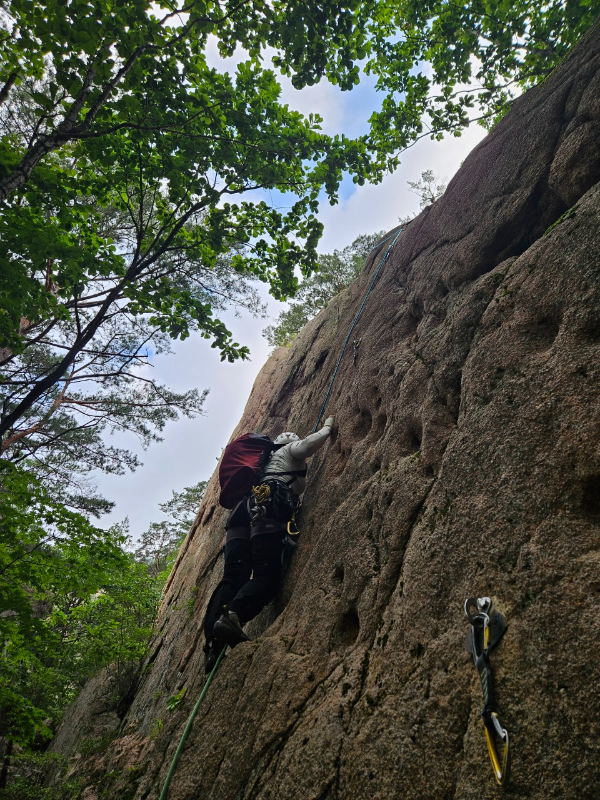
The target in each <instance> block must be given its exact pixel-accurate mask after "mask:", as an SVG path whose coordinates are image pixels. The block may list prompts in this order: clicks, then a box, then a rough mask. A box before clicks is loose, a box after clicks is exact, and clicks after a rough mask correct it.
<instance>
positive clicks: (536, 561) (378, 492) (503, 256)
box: [57, 25, 600, 800]
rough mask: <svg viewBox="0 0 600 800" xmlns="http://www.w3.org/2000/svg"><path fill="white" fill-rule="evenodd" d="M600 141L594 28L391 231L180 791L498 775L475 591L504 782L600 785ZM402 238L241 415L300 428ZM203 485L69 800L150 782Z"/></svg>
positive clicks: (190, 672) (336, 787)
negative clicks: (153, 624) (288, 557)
mask: <svg viewBox="0 0 600 800" xmlns="http://www.w3.org/2000/svg"><path fill="white" fill-rule="evenodd" d="M599 142H600V30H599V27H598V25H596V26H595V27H594V29H593V30H592V31H590V33H589V34H588V35H587V37H585V39H584V40H583V41H582V42H581V43H580V45H579V46H578V47H577V48H576V49H575V50H574V52H573V53H572V55H571V56H570V57H569V58H568V59H567V60H566V61H565V62H563V64H562V65H561V66H560V67H559V68H558V69H557V70H556V71H555V72H554V73H553V74H552V75H551V76H550V77H549V78H548V79H547V80H546V81H545V82H544V83H543V84H542V85H541V86H539V87H537V88H536V89H534V90H532V91H530V92H528V93H527V94H526V95H525V96H524V97H523V98H521V99H520V100H519V101H518V102H517V103H516V104H515V106H514V108H513V109H512V110H511V112H510V113H509V114H508V115H507V116H506V117H505V118H504V119H503V120H502V121H501V122H500V123H499V124H498V125H497V126H496V127H495V128H494V130H493V131H492V132H491V133H490V135H489V136H488V137H487V138H486V139H485V140H484V141H483V142H482V143H481V144H480V145H479V146H478V147H477V148H476V149H475V150H474V151H473V152H472V154H471V155H470V156H469V158H468V159H467V160H466V161H465V163H464V165H463V167H462V168H461V170H460V171H459V173H458V174H457V175H456V177H455V178H454V179H453V180H452V182H451V183H450V185H449V187H448V189H447V191H446V193H445V194H444V196H443V197H442V198H441V199H440V200H438V201H437V202H436V203H435V204H434V205H432V206H430V207H429V208H427V209H426V210H425V211H424V212H423V213H422V214H421V215H420V216H419V217H418V218H417V219H415V220H414V221H413V222H411V223H410V224H409V225H408V226H407V228H406V229H405V230H404V231H403V232H402V233H401V235H400V237H399V238H398V240H397V242H396V244H395V245H394V247H393V249H392V250H391V252H390V253H389V257H388V259H387V262H386V263H385V265H384V267H383V269H382V271H381V274H380V276H379V278H378V280H377V282H376V284H375V286H374V289H373V291H372V294H371V296H370V298H369V301H368V303H367V305H366V307H365V310H364V312H363V314H362V316H361V318H360V321H359V323H358V325H357V327H356V329H355V331H354V333H353V335H352V338H356V339H358V338H360V339H361V340H362V341H361V345H360V348H359V352H358V356H357V359H356V363H353V358H352V352H351V348H349V350H348V351H347V352H346V354H345V356H344V358H343V359H342V362H341V366H340V369H339V373H338V375H337V379H336V382H335V384H334V387H333V390H332V394H331V398H330V400H329V403H328V406H327V413H328V414H329V413H331V414H335V417H336V424H337V430H336V432H335V435H334V436H333V438H332V439H331V440H330V441H329V442H328V443H327V444H326V445H325V447H324V448H323V449H322V450H321V451H319V452H318V453H317V454H316V455H315V456H314V457H313V458H312V460H311V464H310V471H309V485H308V488H307V491H306V493H305V497H304V506H303V512H302V525H301V528H302V533H301V545H300V547H299V549H298V551H297V553H296V555H295V556H294V560H293V563H292V566H291V568H290V570H289V572H288V573H287V575H286V577H285V580H284V583H283V586H282V589H281V591H280V593H279V595H278V597H277V599H276V600H275V601H274V602H273V603H272V604H271V606H269V607H268V608H267V609H265V610H264V611H263V612H262V614H261V615H260V616H259V617H258V618H257V619H256V620H254V621H253V622H252V623H251V625H250V626H248V632H249V633H250V634H251V635H252V637H253V641H252V642H249V643H247V644H242V645H240V646H238V647H237V648H236V649H235V650H234V651H231V652H230V653H229V654H228V656H227V658H226V659H225V661H224V662H223V664H222V666H221V668H220V670H219V672H218V673H217V675H216V677H215V680H214V682H213V685H212V686H211V688H210V691H209V693H208V695H207V697H206V700H205V701H204V703H203V705H202V706H201V708H200V712H199V714H198V716H197V718H196V721H195V723H194V726H193V728H192V731H191V733H190V736H189V739H188V742H187V745H186V747H185V749H184V752H183V754H182V757H181V760H180V762H179V765H178V767H177V770H176V772H175V774H174V777H173V781H172V783H171V789H170V792H169V798H170V800H192V799H193V800H354V799H355V798H356V800H364V799H366V798H370V799H371V800H391V799H394V798H398V800H400V799H402V800H451V799H452V798H453V799H455V800H487V799H488V798H495V797H497V795H498V789H497V787H496V784H495V781H494V777H493V774H492V770H491V766H490V763H489V759H488V755H487V751H486V745H485V739H484V734H483V725H482V721H481V716H480V711H481V706H482V699H481V687H480V685H479V680H478V678H477V673H476V671H475V669H474V667H473V664H472V661H471V659H470V656H469V655H468V653H467V652H466V650H465V647H464V639H465V634H466V632H467V627H468V626H467V623H466V620H465V618H464V615H463V603H464V601H465V599H466V598H467V597H469V596H473V595H474V596H482V595H490V596H492V597H493V598H494V600H495V603H496V606H497V608H499V609H500V610H501V611H503V612H504V613H505V614H506V617H507V619H508V624H509V627H508V630H507V632H506V634H505V636H504V638H503V640H502V641H501V643H500V644H499V645H498V647H497V648H496V649H495V650H494V652H493V655H492V667H493V670H494V676H495V680H496V685H497V693H498V700H499V707H500V712H501V719H502V722H503V724H504V725H505V726H506V728H507V729H508V730H509V733H510V741H511V748H512V777H511V781H510V783H509V786H508V788H507V789H506V792H505V794H504V796H505V797H506V798H514V799H515V800H524V798H528V799H531V800H538V799H539V800H542V799H543V800H549V799H550V798H557V799H558V798H560V800H571V799H572V800H594V799H596V798H598V797H600V730H599V727H600V722H599V720H600V701H599V690H598V686H599V685H600V665H599V660H598V658H597V657H596V649H597V642H598V640H599V634H600V622H599V614H598V602H599V599H600V445H599V442H600V436H599V434H600V414H599V408H600V237H599V235H598V222H599V219H600V183H599V181H600V147H599ZM391 241H392V239H389V240H388V241H387V242H385V243H384V244H383V245H381V246H380V247H379V248H378V250H376V251H375V252H374V254H373V256H372V257H371V258H370V260H369V262H368V263H367V265H366V267H365V270H364V273H363V274H362V275H361V276H359V278H358V279H357V280H356V281H355V283H354V284H353V285H352V286H351V287H349V289H348V290H346V291H345V292H344V293H343V294H341V295H340V296H338V297H337V298H336V299H335V300H333V301H332V303H331V304H330V305H329V307H328V308H327V309H326V310H325V311H324V312H322V313H321V314H320V315H319V316H318V317H317V318H315V319H314V320H313V321H312V322H310V323H309V324H308V325H307V326H306V328H305V329H304V330H303V331H302V333H301V334H300V336H299V337H298V338H297V339H296V340H295V341H294V343H293V344H292V346H291V347H290V348H289V349H287V350H284V349H281V350H279V351H277V352H276V353H275V354H274V355H273V357H272V358H271V359H270V360H269V361H268V363H267V364H266V365H265V367H264V369H263V370H262V372H261V374H260V375H259V377H258V378H257V380H256V383H255V386H254V388H253V391H252V394H251V396H250V399H249V401H248V405H247V407H246V410H245V412H244V415H243V417H242V419H241V421H240V423H239V425H238V426H237V428H236V430H235V431H234V434H233V435H239V434H241V433H244V432H247V431H251V430H253V431H259V432H262V433H266V434H269V435H272V436H274V435H276V434H277V433H279V432H280V431H281V430H294V431H298V432H299V433H300V434H302V435H306V434H307V433H309V432H310V431H311V430H312V429H313V427H314V425H315V421H316V418H317V415H318V413H319V409H320V407H321V404H322V402H323V399H324V397H325V394H326V391H327V386H328V384H329V381H330V379H331V376H332V374H333V370H334V368H335V365H336V362H337V360H338V357H339V355H340V352H341V348H342V345H343V342H344V339H345V337H346V335H347V332H348V330H349V327H350V324H351V322H352V320H353V318H354V315H355V314H356V312H357V310H358V308H359V306H360V304H361V302H362V299H363V297H364V295H365V292H366V290H367V288H368V286H369V284H370V283H371V281H372V279H373V276H374V275H375V271H376V270H377V268H378V266H379V264H380V261H381V259H382V258H383V257H384V255H385V253H386V251H387V248H388V246H389V245H390V243H391ZM217 496H218V482H217V479H216V476H213V478H212V480H211V482H210V484H209V488H208V491H207V493H206V496H205V498H204V500H203V503H202V506H201V508H200V511H199V514H198V517H197V519H196V522H195V524H194V526H193V528H192V530H191V532H190V534H189V536H188V538H187V540H186V542H185V543H184V545H183V547H182V550H181V553H180V555H179V558H178V561H177V564H176V567H175V569H174V571H173V574H172V577H171V579H170V582H169V586H168V588H167V592H166V596H165V599H164V602H163V606H162V611H161V616H160V633H159V635H158V636H157V638H156V640H155V642H154V646H153V651H152V655H151V657H150V659H149V666H148V669H147V674H146V677H145V678H144V680H143V682H142V684H141V686H140V688H139V690H138V692H137V695H136V696H135V698H134V700H133V703H132V705H131V707H130V708H129V710H128V712H127V714H126V715H125V717H124V719H123V720H122V722H121V723H120V726H119V727H118V728H117V727H116V726H115V731H116V739H115V741H114V742H113V744H112V745H110V746H109V747H108V749H107V750H106V753H105V772H104V776H103V777H102V778H98V777H97V772H96V773H95V774H96V777H95V778H93V779H91V778H90V780H89V782H88V784H87V785H86V786H85V791H84V794H83V795H82V796H84V797H85V798H86V800H98V799H99V798H100V797H103V798H105V797H106V798H109V799H111V798H115V799H116V798H132V799H135V800H142V798H153V799H154V798H157V797H158V795H159V794H160V788H161V786H162V782H163V781H164V779H165V776H166V773H167V770H168V767H169V764H170V762H171V759H172V757H173V754H174V752H175V749H176V746H177V744H178V741H179V738H180V736H181V733H182V731H183V728H184V725H185V722H186V719H187V717H188V715H189V713H190V711H191V709H192V707H193V705H194V703H195V700H196V698H197V697H198V695H199V693H200V691H201V688H202V685H203V681H204V675H203V655H202V636H201V622H202V616H203V612H204V609H205V606H206V603H207V600H208V598H209V596H210V594H211V592H212V590H213V588H214V587H215V585H216V583H217V582H218V580H219V579H220V575H221V572H222V559H221V558H220V555H219V553H220V549H221V547H222V544H223V526H224V521H225V515H226V512H224V511H223V510H222V509H220V508H219V507H218V505H217ZM183 688H186V689H187V692H186V694H185V698H184V701H183V702H182V704H181V705H180V706H179V707H178V708H177V709H176V710H174V711H171V712H169V711H168V710H167V707H166V703H167V699H168V698H169V697H171V696H173V695H175V694H176V693H178V692H180V691H181V690H182V689H183ZM85 713H86V712H85V708H84V706H83V705H82V704H80V706H79V707H77V706H76V707H75V708H74V709H73V711H72V713H71V714H70V715H69V717H68V718H67V722H66V724H67V725H69V724H71V725H74V724H77V723H76V722H74V720H78V719H81V717H82V716H85ZM69 719H70V720H71V722H69ZM72 738H73V737H71V739H69V737H66V736H63V740H64V741H67V740H69V741H70V742H71V744H70V745H69V748H67V747H66V746H65V747H63V748H62V752H64V753H67V754H69V753H71V754H72V753H73V752H75V751H76V748H75V749H73V747H72ZM57 749H59V750H60V749H61V748H60V747H57ZM78 763H79V764H81V761H79V762H78Z"/></svg>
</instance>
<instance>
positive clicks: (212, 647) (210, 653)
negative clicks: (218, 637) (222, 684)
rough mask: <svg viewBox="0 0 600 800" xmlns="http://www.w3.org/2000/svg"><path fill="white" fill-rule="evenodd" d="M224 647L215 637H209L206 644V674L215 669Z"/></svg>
mask: <svg viewBox="0 0 600 800" xmlns="http://www.w3.org/2000/svg"><path fill="white" fill-rule="evenodd" d="M222 649H223V648H222V647H219V646H218V644H217V642H216V641H215V640H214V639H209V640H208V642H206V644H205V645H204V672H205V674H206V675H208V673H209V672H212V671H213V668H214V666H215V664H216V663H217V661H218V658H219V655H220V653H221V650H222Z"/></svg>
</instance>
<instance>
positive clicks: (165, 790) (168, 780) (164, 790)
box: [158, 647, 227, 800]
mask: <svg viewBox="0 0 600 800" xmlns="http://www.w3.org/2000/svg"><path fill="white" fill-rule="evenodd" d="M225 650H227V647H224V648H223V649H222V650H221V652H220V654H219V657H218V659H217V663H216V664H215V665H214V667H213V668H212V672H211V673H210V675H209V676H208V678H207V679H206V683H205V684H204V687H203V689H202V691H201V692H200V697H199V698H198V701H197V702H196V705H195V706H194V708H193V709H192V713H191V714H190V718H189V719H188V721H187V725H186V726H185V728H184V731H183V733H182V734H181V739H180V740H179V744H178V745H177V750H176V751H175V755H174V756H173V761H172V762H171V766H170V767H169V771H168V773H167V777H166V778H165V782H164V785H163V788H162V792H161V793H160V797H159V798H158V800H166V798H167V793H168V791H169V784H170V783H171V778H172V777H173V773H174V772H175V767H176V766H177V762H178V761H179V756H180V755H181V751H182V750H183V745H184V744H185V740H186V739H187V737H188V734H189V732H190V730H191V728H192V725H193V724H194V720H195V719H196V714H197V713H198V709H199V708H200V703H201V702H202V701H203V700H204V698H205V696H206V693H207V691H208V687H209V686H210V684H211V682H212V679H213V678H214V676H215V674H216V672H217V670H218V669H219V665H220V663H221V661H222V659H223V656H224V655H225Z"/></svg>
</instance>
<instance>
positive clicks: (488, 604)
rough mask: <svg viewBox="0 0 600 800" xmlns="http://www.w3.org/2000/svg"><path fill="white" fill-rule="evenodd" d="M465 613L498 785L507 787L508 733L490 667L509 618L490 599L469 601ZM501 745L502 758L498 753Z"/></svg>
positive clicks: (491, 759)
mask: <svg viewBox="0 0 600 800" xmlns="http://www.w3.org/2000/svg"><path fill="white" fill-rule="evenodd" d="M465 614H466V617H467V619H468V620H469V622H470V623H471V627H470V628H469V631H468V633H467V639H466V642H465V646H466V648H467V650H468V651H469V653H471V655H472V656H473V663H474V664H475V668H476V669H477V672H478V673H479V679H480V681H481V689H482V691H483V711H482V712H481V716H482V717H483V724H484V730H485V740H486V743H487V748H488V753H489V756H490V761H491V762H492V769H493V770H494V776H495V778H496V781H497V783H498V784H499V785H500V786H505V785H506V783H507V781H508V776H509V772H510V749H509V741H508V731H507V730H506V728H503V727H502V723H501V722H500V717H499V716H498V706H497V704H496V699H495V696H494V683H493V680H492V669H491V666H490V650H491V649H492V648H493V647H494V646H495V645H496V644H498V642H499V641H500V639H501V638H502V636H503V635H504V632H505V631H506V619H505V617H504V615H503V614H501V613H500V612H499V611H496V610H495V609H493V605H492V600H491V598H489V597H469V598H468V599H467V600H466V601H465ZM498 745H500V746H501V752H502V756H500V755H499V754H498Z"/></svg>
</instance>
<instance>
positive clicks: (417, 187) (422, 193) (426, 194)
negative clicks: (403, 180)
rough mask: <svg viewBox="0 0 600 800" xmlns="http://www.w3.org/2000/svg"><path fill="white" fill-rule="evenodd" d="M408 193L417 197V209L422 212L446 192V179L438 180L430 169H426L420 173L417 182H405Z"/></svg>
mask: <svg viewBox="0 0 600 800" xmlns="http://www.w3.org/2000/svg"><path fill="white" fill-rule="evenodd" d="M407 183H408V185H409V187H410V191H411V192H412V193H413V194H416V195H418V197H419V208H420V209H421V210H423V209H424V208H427V206H429V205H431V204H432V203H435V201H436V200H437V199H438V198H439V197H441V196H442V195H443V194H444V192H445V191H446V186H447V185H448V181H447V180H446V178H442V179H441V180H439V179H438V177H437V176H436V174H435V173H434V171H433V170H432V169H426V170H425V171H424V172H422V173H421V177H420V178H419V180H418V181H407Z"/></svg>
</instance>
